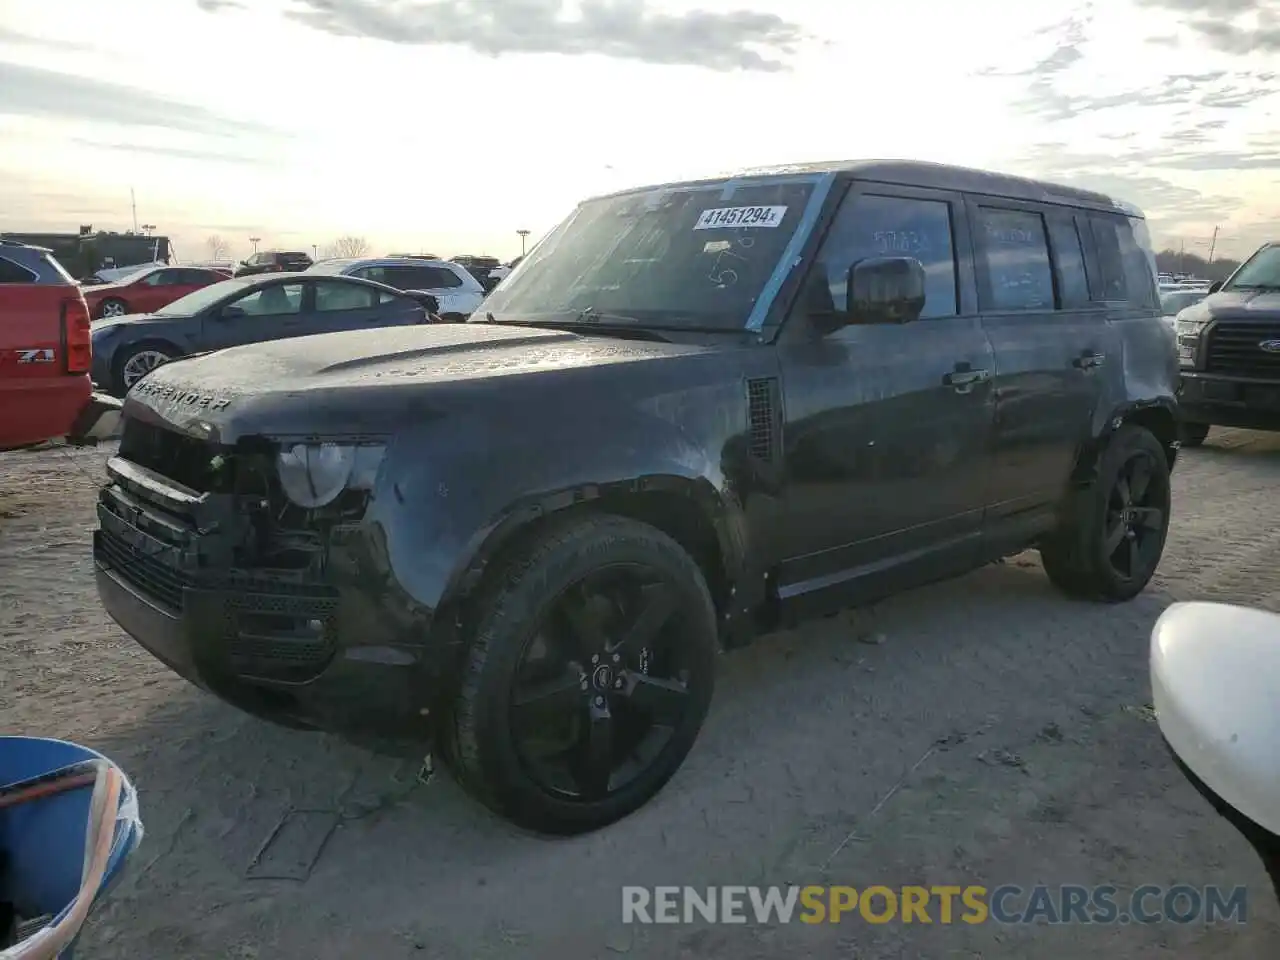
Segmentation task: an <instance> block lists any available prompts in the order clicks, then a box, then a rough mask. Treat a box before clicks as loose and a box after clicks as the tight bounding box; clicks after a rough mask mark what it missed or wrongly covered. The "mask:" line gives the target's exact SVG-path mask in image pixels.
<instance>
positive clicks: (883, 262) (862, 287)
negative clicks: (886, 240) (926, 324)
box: [845, 257, 925, 323]
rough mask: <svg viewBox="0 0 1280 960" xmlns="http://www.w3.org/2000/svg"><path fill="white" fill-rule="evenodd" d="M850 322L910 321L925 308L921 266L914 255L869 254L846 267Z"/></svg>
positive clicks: (846, 289)
mask: <svg viewBox="0 0 1280 960" xmlns="http://www.w3.org/2000/svg"><path fill="white" fill-rule="evenodd" d="M845 294H846V296H847V298H848V300H847V302H848V305H849V306H848V315H849V322H850V323H909V322H910V321H912V320H917V319H919V317H920V314H921V312H922V311H923V310H924V300H925V290H924V266H923V265H922V264H921V263H920V261H919V260H917V259H915V258H914V257H871V258H868V259H866V260H859V261H858V262H857V263H855V264H853V265H852V266H851V267H849V273H848V276H847V278H846V281H845Z"/></svg>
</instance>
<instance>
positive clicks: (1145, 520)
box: [1040, 424, 1172, 603]
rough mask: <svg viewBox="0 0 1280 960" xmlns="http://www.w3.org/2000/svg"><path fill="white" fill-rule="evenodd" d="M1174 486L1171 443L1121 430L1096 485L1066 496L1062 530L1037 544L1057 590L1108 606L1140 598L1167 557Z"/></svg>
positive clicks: (1135, 429) (1139, 430)
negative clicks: (1169, 444) (1171, 491)
mask: <svg viewBox="0 0 1280 960" xmlns="http://www.w3.org/2000/svg"><path fill="white" fill-rule="evenodd" d="M1170 489H1171V488H1170V485H1169V450H1168V448H1167V447H1166V444H1165V443H1164V442H1161V441H1160V440H1158V439H1157V438H1156V436H1155V435H1154V434H1153V433H1152V432H1151V431H1150V430H1147V429H1146V428H1145V427H1142V426H1139V425H1137V424H1124V425H1123V426H1121V427H1120V429H1119V430H1117V431H1116V432H1115V433H1114V434H1113V435H1112V436H1111V437H1110V438H1109V439H1108V441H1107V443H1106V446H1105V447H1103V449H1102V451H1101V452H1100V454H1099V456H1098V460H1097V465H1096V468H1095V470H1094V479H1093V480H1092V482H1090V483H1089V484H1088V485H1086V486H1081V487H1076V488H1073V489H1071V490H1070V491H1069V492H1068V493H1067V496H1066V498H1065V499H1064V501H1063V503H1062V505H1061V507H1060V508H1059V519H1058V526H1057V529H1055V530H1054V532H1053V533H1052V534H1051V535H1050V536H1049V537H1047V538H1046V539H1045V540H1044V541H1043V542H1042V543H1041V544H1040V558H1041V559H1042V560H1043V561H1044V569H1045V573H1047V574H1048V575H1049V579H1050V580H1051V581H1052V582H1053V584H1054V586H1056V587H1058V589H1060V590H1062V591H1063V592H1064V593H1066V594H1068V595H1070V596H1073V597H1080V598H1082V599H1089V600H1101V601H1104V602H1107V603H1118V602H1123V601H1126V600H1131V599H1133V598H1134V597H1135V596H1137V595H1138V594H1139V593H1141V592H1142V591H1143V590H1144V589H1145V588H1146V586H1147V584H1148V583H1149V582H1150V581H1151V578H1152V576H1154V575H1155V572H1156V567H1157V566H1159V564H1160V558H1161V556H1162V555H1163V554H1164V544H1165V538H1166V537H1167V535H1168V532H1169V515H1170V510H1171V508H1172V497H1171V495H1170Z"/></svg>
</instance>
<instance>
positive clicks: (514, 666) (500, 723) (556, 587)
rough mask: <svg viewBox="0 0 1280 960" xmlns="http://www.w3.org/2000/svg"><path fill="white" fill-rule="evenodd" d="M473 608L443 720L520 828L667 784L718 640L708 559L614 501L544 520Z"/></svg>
mask: <svg viewBox="0 0 1280 960" xmlns="http://www.w3.org/2000/svg"><path fill="white" fill-rule="evenodd" d="M640 571H644V576H641V574H640ZM627 576H635V577H636V581H635V583H634V584H632V585H628V583H627V582H625V581H624V580H620V579H619V578H625V577H627ZM592 583H597V584H605V585H606V586H608V585H611V584H612V586H608V589H612V590H616V591H617V592H616V593H613V594H612V595H610V594H609V593H608V591H607V590H606V589H605V587H600V588H598V590H596V589H595V588H591V587H589V586H588V585H589V584H592ZM655 597H656V598H658V601H659V602H658V603H657V604H656V605H655V603H654V598H655ZM597 599H601V600H602V602H603V607H601V606H600V605H599V604H597V602H596V601H597ZM657 606H661V607H663V609H664V611H666V612H664V613H656V607H657ZM474 609H475V610H477V611H478V617H479V619H478V622H477V623H476V624H475V626H474V629H472V630H470V631H469V633H470V647H469V650H468V652H467V654H466V656H465V661H464V667H463V675H462V679H461V683H460V689H459V690H458V693H457V696H456V700H455V702H454V703H453V704H452V706H451V708H450V710H449V716H448V718H447V720H446V721H445V722H444V724H443V727H444V729H443V730H442V731H441V734H442V739H443V743H442V744H441V746H442V748H443V749H442V754H443V757H444V760H445V762H446V763H448V764H449V766H450V767H451V768H452V769H453V770H454V772H455V774H456V775H457V777H458V780H459V781H460V782H461V783H462V785H463V786H464V787H465V788H466V789H467V790H468V792H470V793H471V794H472V795H473V796H474V797H476V798H477V799H478V800H480V801H481V802H482V803H484V804H485V805H486V806H488V807H489V808H490V809H491V810H493V811H494V812H495V813H497V814H499V815H500V816H503V817H505V818H507V819H509V820H511V821H513V822H514V823H516V824H518V825H520V826H523V827H526V828H529V829H532V830H537V831H542V832H545V833H553V834H574V833H582V832H586V831H589V830H594V829H597V828H599V827H602V826H605V825H607V824H609V823H612V822H614V821H616V820H619V819H621V818H622V817H625V816H627V815H628V814H630V813H632V812H633V811H635V810H636V809H638V808H639V807H641V806H643V805H644V804H645V803H646V802H648V800H649V799H650V798H652V797H653V796H654V795H655V794H656V793H657V792H658V791H659V790H661V789H662V787H663V786H664V785H665V784H666V782H667V781H668V780H669V779H670V778H671V776H672V775H673V774H674V773H675V772H676V770H677V769H678V768H679V767H680V765H681V764H682V763H683V762H684V759H685V757H686V756H687V755H688V753H689V750H690V749H691V748H692V746H693V743H694V740H695V739H696V738H697V735H698V731H699V730H700V729H701V727H702V722H703V720H704V718H705V717H706V713H707V709H708V706H709V705H710V702H711V694H712V689H713V686H714V675H715V660H716V654H717V650H718V646H717V629H716V614H715V607H714V605H713V603H712V600H711V596H710V593H709V592H708V590H707V585H706V582H705V580H704V579H703V575H702V571H701V570H700V569H699V568H698V565H697V564H696V563H695V562H694V561H693V559H692V558H691V557H690V556H689V554H688V553H686V552H685V551H684V550H683V549H682V548H681V547H680V545H679V544H678V543H676V542H675V541H674V540H672V539H671V538H670V537H668V536H667V535H666V534H665V533H663V532H661V531H660V530H657V529H655V528H653V527H650V526H648V525H647V524H643V523H639V522H637V521H634V520H630V519H627V518H624V517H619V516H613V515H608V514H587V515H579V516H577V517H574V518H571V519H567V520H565V521H563V522H553V523H552V524H551V525H549V526H548V527H547V528H546V529H545V530H544V531H542V532H541V534H540V535H538V536H536V537H535V538H533V539H531V540H527V541H525V542H524V543H522V544H520V545H518V546H517V547H516V548H514V549H513V550H512V551H511V552H510V553H509V555H508V556H506V557H505V558H504V560H503V562H501V563H500V564H499V565H497V566H496V567H495V569H494V570H493V572H492V573H491V574H490V575H489V576H488V577H487V579H486V581H485V582H484V583H483V584H482V586H481V589H480V595H479V596H478V597H477V600H476V603H475V606H474ZM601 610H603V613H602V612H601ZM588 611H590V612H588ZM651 614H654V615H651ZM646 617H648V620H646V619H645V618H646ZM642 624H645V625H646V627H645V629H643V630H641V625H642ZM654 624H656V626H655V625H654ZM593 625H594V626H593ZM593 637H594V638H597V639H599V640H602V641H603V646H597V645H594V641H593V640H592V639H590V638H593ZM646 637H647V638H648V639H646ZM611 638H612V640H611ZM611 642H612V643H613V646H612V647H611V646H610V643H611ZM593 650H599V651H600V652H599V654H596V653H593V652H592V651H593ZM561 651H564V653H562V652H561ZM619 652H620V656H619ZM668 674H669V676H668ZM548 688H554V689H555V692H553V693H552V692H548V693H543V691H546V690H548ZM531 691H536V692H531ZM540 697H543V698H545V699H542V700H540V699H539V698H540ZM552 697H554V698H555V700H554V701H553V700H552V699H551V698H552ZM652 698H657V699H652ZM660 713H661V714H662V718H661V719H659V714H660ZM517 718H518V721H519V722H517ZM598 731H600V734H599V736H597V732H598ZM628 741H634V742H631V743H630V746H628ZM547 744H551V748H550V749H547V748H546V745H547ZM600 744H603V746H600ZM535 745H541V746H542V747H543V749H542V750H541V751H535V750H533V749H532V746H535ZM646 747H651V750H649V751H645V748H646ZM539 752H540V753H541V754H543V755H542V756H535V755H534V754H535V753H539ZM602 758H604V760H603V762H602ZM560 765H563V767H564V771H561V770H560V769H559V766H560ZM565 771H567V772H565ZM553 774H554V775H553Z"/></svg>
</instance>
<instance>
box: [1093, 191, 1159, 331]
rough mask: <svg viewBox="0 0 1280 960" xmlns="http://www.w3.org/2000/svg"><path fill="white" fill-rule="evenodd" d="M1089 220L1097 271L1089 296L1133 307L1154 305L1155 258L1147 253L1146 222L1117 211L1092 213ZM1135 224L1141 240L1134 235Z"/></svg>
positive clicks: (1148, 240)
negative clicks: (1094, 247)
mask: <svg viewBox="0 0 1280 960" xmlns="http://www.w3.org/2000/svg"><path fill="white" fill-rule="evenodd" d="M1089 222H1090V225H1091V227H1092V231H1093V241H1094V245H1095V246H1096V247H1097V252H1098V271H1099V273H1101V277H1099V278H1098V289H1096V290H1094V291H1093V299H1095V300H1117V301H1125V302H1128V303H1129V304H1131V305H1132V306H1136V307H1145V308H1154V307H1155V306H1156V271H1155V258H1154V257H1153V256H1151V255H1150V254H1149V251H1150V250H1151V242H1150V238H1149V237H1147V236H1146V223H1145V222H1144V221H1142V220H1139V219H1137V218H1130V217H1126V216H1122V215H1120V214H1117V215H1115V216H1109V215H1105V214H1094V215H1092V216H1091V217H1090V218H1089ZM1135 223H1137V224H1140V225H1141V226H1140V228H1139V229H1140V230H1141V232H1142V234H1143V239H1142V240H1140V239H1139V237H1138V236H1137V235H1135V227H1134V224H1135ZM1144 241H1145V242H1144Z"/></svg>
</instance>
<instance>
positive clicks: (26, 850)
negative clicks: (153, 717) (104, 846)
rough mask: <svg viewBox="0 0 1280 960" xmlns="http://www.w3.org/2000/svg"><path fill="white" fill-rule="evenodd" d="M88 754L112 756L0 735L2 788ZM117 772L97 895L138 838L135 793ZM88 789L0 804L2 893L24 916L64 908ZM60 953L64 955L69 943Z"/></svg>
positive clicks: (77, 872) (74, 882) (85, 821)
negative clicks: (4, 860) (118, 785)
mask: <svg viewBox="0 0 1280 960" xmlns="http://www.w3.org/2000/svg"><path fill="white" fill-rule="evenodd" d="M86 760H101V761H104V762H106V763H110V762H111V761H109V760H107V758H105V757H103V756H102V755H101V754H99V753H97V752H96V751H93V750H90V749H89V748H88V747H82V746H80V745H79V744H75V743H68V742H67V741H65V740H45V739H40V738H36V737H0V789H2V788H4V787H6V786H9V785H12V784H15V783H20V782H22V781H25V780H28V779H31V778H33V777H38V776H42V775H44V774H47V773H52V772H54V771H56V770H59V769H61V768H63V767H67V766H70V765H71V764H75V763H81V762H83V761H86ZM112 766H114V764H112ZM116 769H117V770H119V768H118V767H117V768H116ZM120 775H121V780H122V789H121V792H120V800H119V812H118V814H117V817H116V824H115V833H114V837H113V839H112V845H111V854H110V858H109V859H108V861H107V867H106V871H105V873H104V875H103V881H102V885H101V886H100V887H99V888H98V891H97V894H96V896H95V897H94V901H95V902H97V901H98V900H100V899H101V897H102V896H103V894H104V893H106V891H107V890H108V889H109V888H110V886H111V885H112V884H113V883H114V882H115V881H117V880H119V878H120V874H121V871H122V869H123V868H124V865H125V862H126V861H127V860H128V858H129V856H130V854H132V853H133V851H134V850H135V849H136V848H137V845H138V842H139V841H140V840H141V839H142V821H141V820H140V819H139V817H138V805H137V794H136V792H135V791H134V788H133V784H132V783H130V782H129V779H128V777H127V776H125V774H124V772H123V771H120ZM92 796H93V788H92V787H81V788H77V789H72V790H68V791H66V792H63V793H57V794H54V795H52V796H48V797H42V798H40V799H35V800H30V801H27V802H25V803H20V804H17V805H14V806H10V807H5V808H0V850H3V851H4V852H5V854H6V855H7V857H8V870H7V882H6V884H5V887H4V888H3V889H0V900H3V901H8V902H11V903H13V904H14V905H15V906H16V907H17V908H18V911H19V913H21V914H22V915H24V916H27V917H38V916H43V915H45V914H50V915H52V916H53V918H54V920H53V921H52V922H56V921H57V920H59V919H61V918H62V916H63V914H64V913H66V912H67V911H69V910H70V908H71V906H72V904H73V903H74V901H75V899H76V897H77V895H78V894H79V892H80V885H81V879H82V876H83V873H84V870H85V867H86V854H85V838H86V833H87V829H88V825H89V811H90V803H91V800H92ZM77 935H78V931H77ZM72 945H74V941H73V942H72ZM59 957H62V958H67V960H70V958H71V948H70V947H68V948H66V949H64V950H63V951H62V952H61V953H60V954H59Z"/></svg>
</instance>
